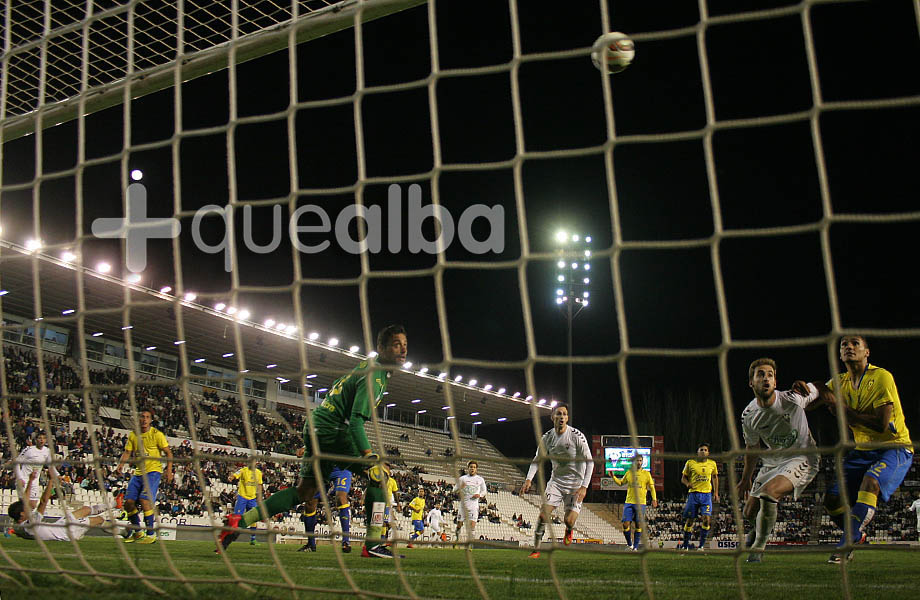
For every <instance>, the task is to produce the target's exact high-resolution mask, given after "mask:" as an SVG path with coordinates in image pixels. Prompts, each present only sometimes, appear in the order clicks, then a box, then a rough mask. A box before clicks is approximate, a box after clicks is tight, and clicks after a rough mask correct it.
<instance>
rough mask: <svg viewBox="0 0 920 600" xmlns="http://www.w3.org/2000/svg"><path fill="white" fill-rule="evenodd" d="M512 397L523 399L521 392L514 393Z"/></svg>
mask: <svg viewBox="0 0 920 600" xmlns="http://www.w3.org/2000/svg"><path fill="white" fill-rule="evenodd" d="M511 397H512V398H520V397H521V392H514V393H513V394H511Z"/></svg>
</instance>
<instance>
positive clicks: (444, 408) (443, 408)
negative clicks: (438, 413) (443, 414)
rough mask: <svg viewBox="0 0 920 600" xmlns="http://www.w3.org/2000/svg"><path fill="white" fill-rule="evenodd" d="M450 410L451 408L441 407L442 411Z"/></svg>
mask: <svg viewBox="0 0 920 600" xmlns="http://www.w3.org/2000/svg"><path fill="white" fill-rule="evenodd" d="M449 409H450V407H449V406H442V407H441V410H449Z"/></svg>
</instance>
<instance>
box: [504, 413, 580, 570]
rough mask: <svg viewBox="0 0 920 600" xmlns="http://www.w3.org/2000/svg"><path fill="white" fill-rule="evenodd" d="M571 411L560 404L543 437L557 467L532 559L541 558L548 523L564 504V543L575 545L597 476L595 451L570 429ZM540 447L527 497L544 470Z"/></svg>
mask: <svg viewBox="0 0 920 600" xmlns="http://www.w3.org/2000/svg"><path fill="white" fill-rule="evenodd" d="M568 422H569V409H568V407H566V406H565V405H564V404H558V405H556V407H555V408H554V409H553V428H552V429H550V430H549V431H547V432H546V433H545V434H543V439H542V440H541V442H540V447H542V448H544V449H545V450H546V454H548V455H549V458H550V461H551V462H552V463H553V474H552V475H551V476H550V478H549V481H548V482H547V484H546V493H545V497H544V501H543V507H542V509H541V510H540V517H539V519H538V520H537V527H536V530H535V531H534V543H533V545H534V549H533V552H532V553H531V554H530V557H531V558H539V556H540V542H541V541H542V540H543V533H544V532H545V531H546V523H548V522H550V519H551V518H552V514H553V511H554V510H555V509H556V508H557V507H558V506H559V505H560V504H562V505H563V506H565V537H564V538H563V542H564V543H565V544H566V545H568V544H571V543H572V530H573V529H574V528H575V521H576V520H578V513H579V512H580V511H581V502H582V500H584V499H585V494H587V493H588V484H589V483H591V475H592V474H593V473H594V459H593V457H592V456H591V447H590V446H589V445H588V440H587V439H586V438H585V434H583V433H582V432H580V431H578V430H577V429H575V428H574V427H569V426H568ZM540 447H538V448H537V453H536V455H535V456H534V461H533V462H532V463H531V465H530V470H529V471H527V479H526V480H524V485H522V486H521V495H523V494H526V493H527V492H528V491H529V490H530V486H531V485H532V484H533V478H534V475H536V474H537V469H538V468H539V466H540V462H539V458H540Z"/></svg>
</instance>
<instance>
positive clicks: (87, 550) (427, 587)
mask: <svg viewBox="0 0 920 600" xmlns="http://www.w3.org/2000/svg"><path fill="white" fill-rule="evenodd" d="M162 544H163V542H161V543H160V545H149V546H138V545H132V546H125V549H126V550H127V553H128V555H129V556H130V557H131V559H132V560H133V562H134V565H135V566H136V567H137V569H138V570H139V571H140V572H141V573H143V574H144V575H147V576H151V577H153V578H154V579H151V580H150V581H151V583H153V584H155V585H157V586H158V587H160V588H161V589H162V590H163V591H164V592H165V593H166V594H167V596H163V597H168V598H189V597H197V598H222V599H231V598H259V599H261V598H309V599H310V600H314V599H319V598H348V597H354V596H349V590H350V589H351V588H350V586H349V584H348V583H347V582H346V580H345V578H344V577H343V575H342V570H341V568H340V566H339V563H338V560H337V558H336V555H335V554H334V551H333V549H332V548H331V547H329V546H321V547H320V551H319V552H317V553H309V554H308V553H298V552H296V551H295V550H296V548H297V546H292V545H276V546H274V548H275V551H276V553H277V557H278V561H279V562H280V564H281V565H282V566H283V567H284V570H285V571H286V572H287V575H288V576H289V577H290V578H291V580H292V581H293V582H294V583H295V584H296V585H298V586H304V587H309V588H312V589H311V590H300V591H296V592H292V591H291V590H290V589H285V588H283V587H271V586H267V585H259V584H258V582H264V583H269V584H284V583H285V581H284V578H283V577H282V575H281V574H280V573H279V570H278V567H277V565H276V564H275V563H274V562H273V559H272V555H271V553H270V552H269V548H268V546H267V545H266V544H259V545H258V546H250V545H248V544H247V543H245V542H243V543H239V542H238V543H236V544H233V545H232V546H231V547H230V549H229V552H228V554H227V556H228V558H229V559H230V561H231V562H232V565H233V568H234V569H235V570H236V573H237V576H238V577H239V578H241V579H244V580H247V581H249V582H250V583H251V584H252V589H251V590H246V589H244V588H242V587H240V585H239V584H236V583H233V580H234V577H233V575H231V573H230V571H229V570H228V568H227V566H226V565H225V563H224V562H223V561H222V560H221V558H220V557H218V556H217V555H215V554H214V553H213V548H214V546H213V544H211V543H208V542H166V543H165V544H166V545H167V548H168V550H169V556H170V557H171V558H172V560H173V562H174V565H175V567H176V569H177V570H178V571H179V572H180V573H181V575H182V576H183V577H186V578H188V579H190V580H200V581H198V582H195V583H193V584H191V585H190V586H186V585H184V584H182V583H180V582H179V579H180V578H179V576H177V575H176V574H175V573H174V572H173V571H171V570H170V569H169V567H167V566H166V564H165V561H164V555H163V548H162V547H161V545H162ZM47 547H48V548H49V550H50V551H52V552H53V553H54V559H55V560H56V561H57V566H55V565H54V564H53V563H52V562H51V561H50V560H49V559H48V558H47V556H45V555H44V553H43V552H42V550H41V548H40V547H39V546H38V545H37V543H36V542H33V541H26V540H20V539H16V538H10V539H0V549H2V554H0V598H2V599H3V600H13V599H15V598H28V599H30V600H34V599H35V598H42V599H48V598H52V599H59V600H74V599H77V598H125V599H127V598H131V599H132V600H136V599H137V598H138V597H139V596H143V597H147V598H154V597H156V596H157V595H156V593H155V592H153V591H152V590H151V589H150V588H148V587H147V586H145V585H144V584H143V583H141V582H140V581H139V580H138V579H137V578H136V577H134V576H133V575H132V570H131V568H130V566H129V565H128V564H127V563H126V562H125V560H124V559H123V557H122V555H121V553H120V551H119V550H118V548H117V547H116V546H115V545H114V543H113V541H111V540H108V539H100V538H90V539H85V540H83V541H81V542H80V550H81V551H82V553H83V555H84V557H85V559H86V562H87V563H88V564H89V565H90V566H91V567H93V568H94V569H96V570H98V571H99V572H100V573H106V574H109V575H123V576H127V577H126V578H113V577H109V578H107V582H106V581H100V580H99V579H96V578H93V577H87V576H86V575H76V576H75V579H76V580H77V581H79V582H80V583H81V584H82V586H77V585H75V584H74V583H72V582H69V581H67V580H66V579H65V578H64V577H62V575H60V574H56V571H57V570H58V569H63V570H65V571H69V572H72V573H73V572H79V573H86V568H85V566H84V565H83V564H82V563H81V562H80V560H79V558H78V556H77V553H76V552H75V550H74V548H73V546H72V545H71V544H69V543H60V542H57V543H51V544H48V545H47ZM400 552H401V553H402V554H404V555H405V556H406V558H405V559H404V560H402V561H400V566H401V569H402V573H403V575H404V580H403V579H402V578H401V577H400V576H399V574H398V573H397V569H396V565H395V564H394V561H392V560H384V559H367V558H362V557H361V555H360V547H359V546H358V545H357V544H356V545H355V551H354V552H352V553H351V554H348V555H342V559H343V560H344V563H345V565H346V566H347V567H348V572H349V574H350V576H351V577H352V579H353V581H354V584H355V585H356V586H358V587H359V588H360V589H362V590H367V591H371V592H375V593H377V594H384V595H385V597H392V598H407V597H410V596H411V594H410V593H409V591H408V590H407V588H406V587H405V586H408V587H409V588H410V589H411V590H412V591H413V592H414V593H415V594H416V595H418V596H419V597H423V598H477V597H481V594H480V592H479V588H478V587H477V584H476V582H475V580H474V579H473V577H472V576H471V574H470V563H469V560H472V563H473V565H475V568H476V571H477V572H478V574H479V577H480V583H481V585H482V587H483V588H484V590H485V592H486V593H487V594H488V597H489V598H521V599H523V600H538V599H542V598H558V597H560V596H559V593H558V591H557V588H556V586H555V585H554V577H553V574H552V571H551V566H552V567H553V568H554V569H555V575H556V580H557V581H558V583H559V585H560V586H561V588H562V589H563V591H564V593H565V597H566V598H569V599H571V600H576V599H582V598H583V599H591V600H594V599H599V598H647V597H649V595H648V593H647V591H646V588H645V586H644V583H643V563H644V565H645V567H646V572H647V575H648V579H649V582H650V586H651V590H652V593H653V595H654V598H656V599H666V598H680V599H682V600H693V599H700V600H703V599H705V600H714V599H718V598H741V597H742V596H741V592H740V589H739V585H738V579H737V575H736V566H737V567H738V568H740V572H741V576H742V580H743V583H744V589H745V592H746V594H747V598H751V599H761V598H764V599H767V598H776V599H782V600H788V599H790V598H802V597H805V598H808V600H818V599H820V598H829V599H830V598H834V599H836V598H844V597H845V590H844V584H843V573H842V569H841V568H840V567H839V566H835V565H828V564H826V563H825V560H826V559H827V556H828V553H827V552H826V551H820V552H818V551H815V552H793V551H777V552H772V553H770V554H767V555H766V557H765V559H764V562H763V563H762V564H746V563H744V562H743V557H742V558H741V560H740V561H738V562H737V563H736V559H735V557H734V556H733V555H731V554H727V553H725V554H723V553H713V552H707V553H689V554H683V555H681V554H675V553H663V552H654V553H650V554H647V555H644V556H642V555H637V554H634V553H626V552H623V551H615V552H610V553H602V552H598V549H597V548H584V547H578V548H573V549H560V550H556V551H554V552H544V553H543V555H542V557H541V558H539V559H530V558H528V553H527V551H526V550H519V551H518V550H491V549H478V548H477V549H475V550H473V551H472V552H471V553H470V554H471V556H469V557H468V555H467V553H466V552H465V551H464V550H461V549H457V550H454V549H430V548H416V549H410V550H400ZM7 557H8V558H7ZM10 561H15V562H16V563H18V564H19V565H21V566H22V567H25V568H28V569H33V570H47V571H48V572H46V573H36V572H34V571H33V572H32V573H30V574H29V575H28V576H25V575H23V574H22V573H17V572H16V571H15V570H14V567H13V564H12V563H11V562H10ZM52 572H55V573H52ZM847 575H848V580H849V589H850V595H851V597H852V598H872V599H876V598H884V597H890V598H911V597H917V594H918V590H920V554H918V552H917V551H911V550H904V551H899V550H881V549H865V550H864V549H860V550H859V551H858V552H857V556H856V559H855V560H854V561H853V562H851V563H850V564H849V565H848V566H847ZM10 578H11V579H10ZM191 587H193V588H194V592H193V591H192V589H190V588H191ZM336 591H338V593H336Z"/></svg>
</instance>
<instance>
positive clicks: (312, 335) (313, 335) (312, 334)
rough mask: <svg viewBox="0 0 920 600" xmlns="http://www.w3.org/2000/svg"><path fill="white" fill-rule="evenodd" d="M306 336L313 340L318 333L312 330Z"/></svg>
mask: <svg viewBox="0 0 920 600" xmlns="http://www.w3.org/2000/svg"><path fill="white" fill-rule="evenodd" d="M307 337H309V338H310V339H311V340H315V339H316V338H318V337H319V334H318V333H316V332H315V331H314V332H312V333H311V334H310V335H309V336H307Z"/></svg>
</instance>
